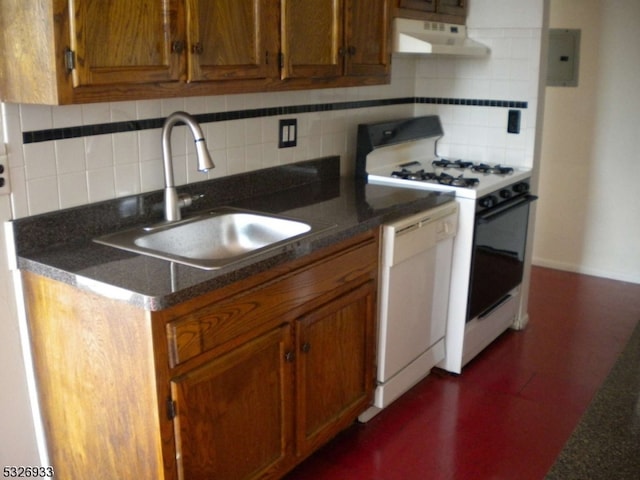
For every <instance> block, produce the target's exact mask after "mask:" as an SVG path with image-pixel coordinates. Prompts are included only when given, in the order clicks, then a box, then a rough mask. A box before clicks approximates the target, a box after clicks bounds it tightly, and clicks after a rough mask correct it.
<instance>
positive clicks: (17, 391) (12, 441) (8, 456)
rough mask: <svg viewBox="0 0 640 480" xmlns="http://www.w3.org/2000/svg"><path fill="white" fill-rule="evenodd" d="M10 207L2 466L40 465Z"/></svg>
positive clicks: (0, 386)
mask: <svg viewBox="0 0 640 480" xmlns="http://www.w3.org/2000/svg"><path fill="white" fill-rule="evenodd" d="M0 120H1V118H0ZM3 130H4V129H3V122H1V121H0V159H1V160H2V163H3V164H4V165H6V161H7V157H6V156H5V155H4V152H5V144H4V132H3ZM3 176H4V177H5V178H6V175H3ZM10 205H11V203H10V198H9V196H8V195H0V306H1V308H0V339H1V340H0V341H1V342H2V346H1V347H0V425H1V430H0V431H1V432H2V433H0V466H5V465H39V462H38V461H37V460H38V450H37V447H36V433H35V432H36V429H35V426H34V421H33V418H32V415H31V403H30V400H29V391H28V386H27V373H28V372H27V369H26V368H25V362H24V361H23V349H22V338H23V336H22V335H21V334H20V323H19V322H18V320H17V318H18V316H17V311H16V310H17V309H16V302H15V295H14V293H13V285H12V283H11V275H10V274H9V258H8V255H7V252H6V248H4V247H5V231H4V228H2V226H3V223H4V221H5V220H8V219H10V218H11V209H10ZM29 373H30V372H29Z"/></svg>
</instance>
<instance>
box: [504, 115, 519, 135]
mask: <svg viewBox="0 0 640 480" xmlns="http://www.w3.org/2000/svg"><path fill="white" fill-rule="evenodd" d="M507 132H508V133H520V110H509V119H508V120H507Z"/></svg>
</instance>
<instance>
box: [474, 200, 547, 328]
mask: <svg viewBox="0 0 640 480" xmlns="http://www.w3.org/2000/svg"><path fill="white" fill-rule="evenodd" d="M536 199H537V197H535V196H533V195H524V196H521V197H517V198H514V199H513V200H509V201H508V202H504V203H501V204H499V205H497V206H496V207H494V208H491V209H488V210H485V211H483V212H481V213H478V214H476V220H475V232H474V240H473V255H472V259H471V279H470V285H469V302H468V304H467V322H469V321H471V320H473V319H474V318H476V317H478V316H480V317H482V316H483V314H487V313H489V312H490V311H492V310H493V308H494V307H496V306H498V305H500V304H501V303H502V302H503V301H504V300H505V297H507V296H508V294H509V292H510V291H511V290H513V289H514V288H515V287H517V286H518V285H520V283H521V282H522V274H523V271H524V254H525V248H526V243H527V225H528V223H529V204H530V203H531V202H533V201H534V200H536Z"/></svg>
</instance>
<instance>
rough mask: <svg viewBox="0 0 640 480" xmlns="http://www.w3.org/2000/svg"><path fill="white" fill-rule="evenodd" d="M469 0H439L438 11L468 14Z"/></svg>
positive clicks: (460, 15)
mask: <svg viewBox="0 0 640 480" xmlns="http://www.w3.org/2000/svg"><path fill="white" fill-rule="evenodd" d="M467 3H468V2H467V0H438V13H443V14H447V15H456V16H458V17H466V16H467Z"/></svg>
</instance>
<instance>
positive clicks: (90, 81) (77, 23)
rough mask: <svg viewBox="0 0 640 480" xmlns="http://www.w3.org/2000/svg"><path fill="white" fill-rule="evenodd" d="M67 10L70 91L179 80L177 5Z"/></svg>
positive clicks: (76, 5)
mask: <svg viewBox="0 0 640 480" xmlns="http://www.w3.org/2000/svg"><path fill="white" fill-rule="evenodd" d="M69 4H70V6H71V9H72V12H71V22H70V32H69V33H70V48H71V51H73V56H74V57H75V58H74V59H73V60H71V59H67V62H71V61H73V63H74V64H75V65H74V66H73V69H70V70H71V72H72V76H73V86H74V87H79V86H86V85H109V84H117V83H128V84H131V83H149V82H167V81H177V80H179V78H180V70H181V64H180V62H181V55H180V53H179V50H180V47H179V45H180V42H181V41H182V38H183V37H184V33H183V28H181V24H180V23H179V18H178V16H179V15H178V0H166V1H161V0H136V1H135V2H132V1H130V0H110V1H108V2H101V1H96V0H71V1H70V2H69ZM176 47H177V48H176ZM174 50H178V51H174ZM67 67H68V68H69V67H71V64H68V65H67Z"/></svg>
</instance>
